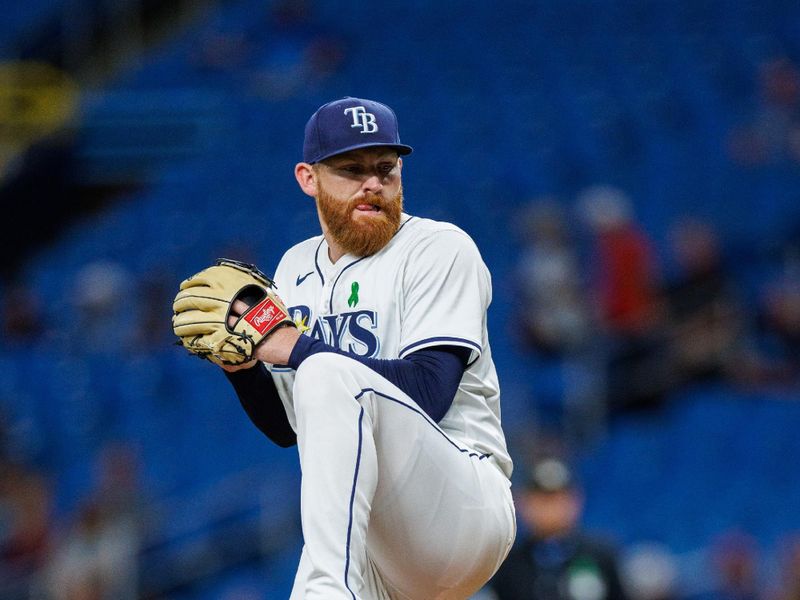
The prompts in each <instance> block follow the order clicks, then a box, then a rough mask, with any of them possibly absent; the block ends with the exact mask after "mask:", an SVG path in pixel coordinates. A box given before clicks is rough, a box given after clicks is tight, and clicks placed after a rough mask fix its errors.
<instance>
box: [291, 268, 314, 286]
mask: <svg viewBox="0 0 800 600" xmlns="http://www.w3.org/2000/svg"><path fill="white" fill-rule="evenodd" d="M313 273H314V271H311V272H309V273H306V274H305V275H303V276H302V277H300V275H298V276H297V281H295V282H294V285H295V286H298V285H300V284H301V283H303V282H304V281H305V280H306V278H307V277H308V276H309V275H312V274H313Z"/></svg>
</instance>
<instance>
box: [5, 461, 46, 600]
mask: <svg viewBox="0 0 800 600" xmlns="http://www.w3.org/2000/svg"><path fill="white" fill-rule="evenodd" d="M51 495H52V494H51V489H50V482H49V481H48V480H47V478H46V477H45V476H43V475H41V474H39V473H37V472H36V471H33V470H30V469H29V468H27V467H25V466H24V465H21V464H16V463H12V462H7V461H2V460H0V597H3V598H15V597H17V596H16V595H15V594H14V593H12V592H11V590H18V589H19V588H20V587H25V586H26V582H27V580H28V578H29V577H30V576H31V575H32V574H33V573H35V572H36V571H37V570H38V569H39V568H41V567H42V565H44V563H45V559H46V556H47V553H48V551H49V544H50V518H51V500H52V499H51ZM20 597H21V596H20Z"/></svg>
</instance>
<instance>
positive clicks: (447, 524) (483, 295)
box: [173, 97, 516, 600]
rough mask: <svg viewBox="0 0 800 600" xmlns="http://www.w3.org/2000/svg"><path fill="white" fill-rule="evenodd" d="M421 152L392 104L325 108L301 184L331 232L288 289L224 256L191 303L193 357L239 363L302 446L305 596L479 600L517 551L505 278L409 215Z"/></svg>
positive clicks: (288, 258) (286, 281)
mask: <svg viewBox="0 0 800 600" xmlns="http://www.w3.org/2000/svg"><path fill="white" fill-rule="evenodd" d="M409 153H411V147H409V146H406V145H404V144H402V143H401V142H400V136H399V133H398V127H397V119H396V117H395V113H394V112H393V111H392V109H390V108H389V107H388V106H386V105H384V104H381V103H379V102H374V101H371V100H364V99H359V98H350V97H348V98H343V99H341V100H336V101H334V102H330V103H328V104H325V105H323V106H322V107H320V108H319V109H318V110H317V111H316V112H315V113H314V114H313V115H312V116H311V118H310V119H309V121H308V123H307V124H306V129H305V139H304V145H303V161H302V162H300V163H299V164H297V166H296V167H295V172H294V174H295V178H296V179H297V182H298V184H299V186H300V189H301V190H302V191H303V192H304V193H305V194H307V195H308V196H311V197H313V198H314V199H315V201H316V207H317V212H318V216H319V222H320V226H321V229H322V233H321V235H319V236H317V237H314V238H311V239H308V240H306V241H304V242H301V243H299V244H297V245H296V246H294V247H293V248H290V249H289V250H288V251H287V252H286V254H284V256H283V258H282V259H281V261H280V263H279V264H278V267H277V269H276V270H275V273H274V281H273V279H270V278H269V277H267V276H266V275H264V274H263V273H262V272H260V271H259V270H258V269H256V268H255V267H254V266H252V265H247V264H244V263H239V262H236V261H234V260H228V259H221V260H219V261H217V263H216V264H214V265H212V266H211V267H209V268H207V269H205V270H203V271H201V272H200V273H198V274H197V275H194V276H193V277H190V278H189V279H187V280H185V281H184V282H183V283H182V284H181V286H180V292H179V293H178V295H177V297H176V298H175V303H174V307H173V308H174V317H173V327H174V330H175V334H176V335H177V336H178V337H179V338H180V341H181V344H182V345H183V346H184V347H186V348H187V349H188V350H189V351H190V352H193V353H194V354H196V355H198V356H200V357H202V358H206V359H208V360H211V361H212V362H214V363H216V364H218V365H220V366H222V368H223V369H225V371H226V375H227V377H228V378H229V380H230V382H231V384H232V385H233V387H234V389H235V391H236V393H237V395H238V397H239V400H240V401H241V403H242V406H243V407H244V409H245V410H246V412H247V414H248V416H249V417H250V419H251V420H252V421H253V423H254V424H255V425H256V426H257V427H258V428H259V429H260V430H261V431H262V432H263V433H264V434H265V435H266V436H267V437H269V438H270V439H271V440H273V441H274V442H275V443H277V444H279V445H281V446H292V445H295V444H296V445H297V447H298V451H299V455H300V465H301V468H302V484H301V507H300V509H301V518H302V528H303V538H304V548H303V552H302V556H301V558H300V564H299V566H298V569H297V575H296V577H295V583H294V588H293V591H292V595H291V600H299V599H301V598H302V599H306V600H334V599H342V600H344V599H350V600H356V599H363V600H379V599H398V600H399V599H409V600H432V599H440V598H441V599H464V598H468V597H469V596H470V595H472V594H473V593H474V592H476V591H477V590H479V589H480V588H481V587H482V586H483V584H484V583H485V582H486V581H487V580H488V579H489V578H490V577H491V576H492V575H493V574H494V572H495V571H496V570H497V568H498V567H499V566H500V564H501V562H502V561H503V560H504V558H505V556H506V554H507V553H508V551H509V549H510V547H511V545H512V542H513V540H514V536H515V532H516V527H515V516H514V505H513V502H512V498H511V492H510V482H509V478H510V475H511V468H512V465H511V459H510V458H509V455H508V452H507V449H506V443H505V438H504V436H503V431H502V429H501V426H500V394H499V386H498V382H497V375H496V372H495V368H494V364H493V362H492V355H491V351H490V348H489V339H488V335H487V328H486V312H487V308H488V306H489V303H490V302H491V279H490V275H489V272H488V270H487V268H486V265H485V264H484V263H483V260H482V259H481V256H480V254H479V252H478V249H477V247H476V246H475V244H474V242H473V241H472V239H471V238H470V237H469V236H468V235H467V234H466V233H464V232H463V231H462V230H461V229H459V228H458V227H456V226H454V225H451V224H449V223H442V222H436V221H432V220H428V219H423V218H419V217H414V216H410V215H408V214H406V213H404V212H403V193H402V184H401V172H402V167H403V160H402V157H403V156H405V155H407V154H409ZM277 293H279V294H280V296H278V295H277Z"/></svg>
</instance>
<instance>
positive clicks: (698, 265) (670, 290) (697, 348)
mask: <svg viewBox="0 0 800 600" xmlns="http://www.w3.org/2000/svg"><path fill="white" fill-rule="evenodd" d="M671 236H672V248H673V252H674V255H675V258H676V262H677V265H678V269H679V275H678V277H677V278H676V279H675V280H674V281H673V282H672V283H671V284H669V285H668V286H667V287H666V290H665V296H666V300H667V305H668V310H669V338H670V344H671V355H672V360H673V362H674V366H675V369H676V376H677V377H678V380H679V382H681V383H685V382H692V381H697V380H704V379H708V378H719V377H723V376H729V375H732V374H733V373H735V371H736V369H739V368H741V367H742V366H743V363H742V359H743V350H742V345H743V340H742V334H743V318H742V317H743V316H742V309H741V307H740V305H739V302H738V300H737V298H736V296H735V293H734V289H733V285H732V282H731V281H730V280H729V277H728V274H727V272H726V271H725V268H724V265H723V260H722V254H721V249H720V243H719V239H718V236H717V233H716V231H715V230H714V229H713V227H712V226H711V225H710V224H708V223H704V222H700V221H697V220H685V221H682V222H680V223H678V224H676V225H675V226H674V227H673V228H672V232H671Z"/></svg>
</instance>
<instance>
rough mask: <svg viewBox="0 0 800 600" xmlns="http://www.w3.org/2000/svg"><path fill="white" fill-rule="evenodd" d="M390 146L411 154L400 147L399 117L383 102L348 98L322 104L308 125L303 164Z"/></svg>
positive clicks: (407, 148)
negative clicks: (375, 147) (358, 150)
mask: <svg viewBox="0 0 800 600" xmlns="http://www.w3.org/2000/svg"><path fill="white" fill-rule="evenodd" d="M374 146H388V147H390V148H394V149H395V150H396V151H397V153H398V154H410V153H411V151H412V148H411V146H406V145H405V144H401V143H400V132H399V131H398V129H397V116H396V115H395V114H394V111H393V110H392V109H391V108H389V107H388V106H386V105H385V104H381V103H380V102H375V101H374V100H364V99H362V98H351V97H349V96H348V97H346V98H342V99H341V100H334V101H333V102H328V103H327V104H323V105H322V106H320V107H319V108H318V109H317V112H315V113H314V114H313V115H311V118H310V119H309V120H308V123H306V134H305V139H304V140H303V162H307V163H310V164H314V163H316V162H319V161H321V160H325V159H326V158H330V157H331V156H334V155H336V154H342V153H343V152H349V151H350V150H356V149H357V148H371V147H374Z"/></svg>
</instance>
